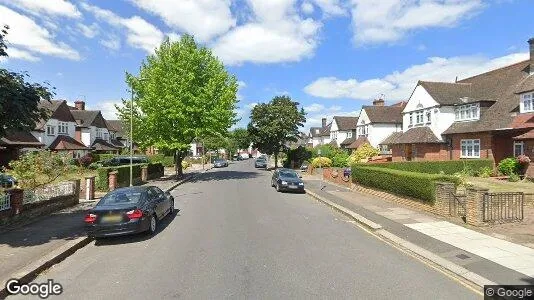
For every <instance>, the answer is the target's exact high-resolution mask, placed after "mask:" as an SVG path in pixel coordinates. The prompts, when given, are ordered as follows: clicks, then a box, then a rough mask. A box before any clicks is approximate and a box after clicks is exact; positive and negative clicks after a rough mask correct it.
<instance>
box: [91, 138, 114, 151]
mask: <svg viewBox="0 0 534 300" xmlns="http://www.w3.org/2000/svg"><path fill="white" fill-rule="evenodd" d="M91 148H92V149H94V150H96V151H116V150H119V147H117V146H114V145H113V144H111V143H108V142H107V141H105V140H103V139H95V141H94V142H93V144H92V145H91Z"/></svg>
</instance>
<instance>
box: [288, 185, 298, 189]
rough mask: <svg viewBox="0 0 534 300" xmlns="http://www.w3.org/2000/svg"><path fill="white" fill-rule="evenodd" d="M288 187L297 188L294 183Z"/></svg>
mask: <svg viewBox="0 0 534 300" xmlns="http://www.w3.org/2000/svg"><path fill="white" fill-rule="evenodd" d="M289 188H290V189H296V188H298V186H296V185H290V186H289Z"/></svg>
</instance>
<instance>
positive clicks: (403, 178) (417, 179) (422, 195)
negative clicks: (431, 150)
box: [352, 165, 460, 203]
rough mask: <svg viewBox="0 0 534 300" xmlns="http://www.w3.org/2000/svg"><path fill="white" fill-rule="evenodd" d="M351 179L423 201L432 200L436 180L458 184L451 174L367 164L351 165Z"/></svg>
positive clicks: (457, 179) (456, 178)
mask: <svg viewBox="0 0 534 300" xmlns="http://www.w3.org/2000/svg"><path fill="white" fill-rule="evenodd" d="M352 179H353V181H354V182H355V183H358V184H361V185H363V186H368V187H372V188H377V189H381V190H385V191H388V192H391V193H393V194H397V195H401V196H409V197H413V198H416V199H420V200H423V201H425V202H430V203H432V202H434V200H435V190H436V182H438V181H447V182H453V183H455V184H459V182H460V179H459V178H458V177H456V176H451V175H440V174H427V173H415V172H408V171H401V170H394V169H387V168H383V167H381V168H379V167H375V165H373V166H369V165H365V166H364V165H353V166H352Z"/></svg>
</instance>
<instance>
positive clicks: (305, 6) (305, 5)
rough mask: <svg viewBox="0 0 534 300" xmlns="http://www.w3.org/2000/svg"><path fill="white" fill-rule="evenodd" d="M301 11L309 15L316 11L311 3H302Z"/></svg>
mask: <svg viewBox="0 0 534 300" xmlns="http://www.w3.org/2000/svg"><path fill="white" fill-rule="evenodd" d="M300 9H301V10H302V12H303V13H305V14H307V15H311V14H313V12H314V11H315V7H314V6H313V4H311V3H310V2H302V4H301V5H300Z"/></svg>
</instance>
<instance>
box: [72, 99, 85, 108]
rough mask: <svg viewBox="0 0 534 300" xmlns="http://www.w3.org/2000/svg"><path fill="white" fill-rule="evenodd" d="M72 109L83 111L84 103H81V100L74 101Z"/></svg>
mask: <svg viewBox="0 0 534 300" xmlns="http://www.w3.org/2000/svg"><path fill="white" fill-rule="evenodd" d="M74 107H76V109H77V110H85V101H82V100H77V101H74Z"/></svg>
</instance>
